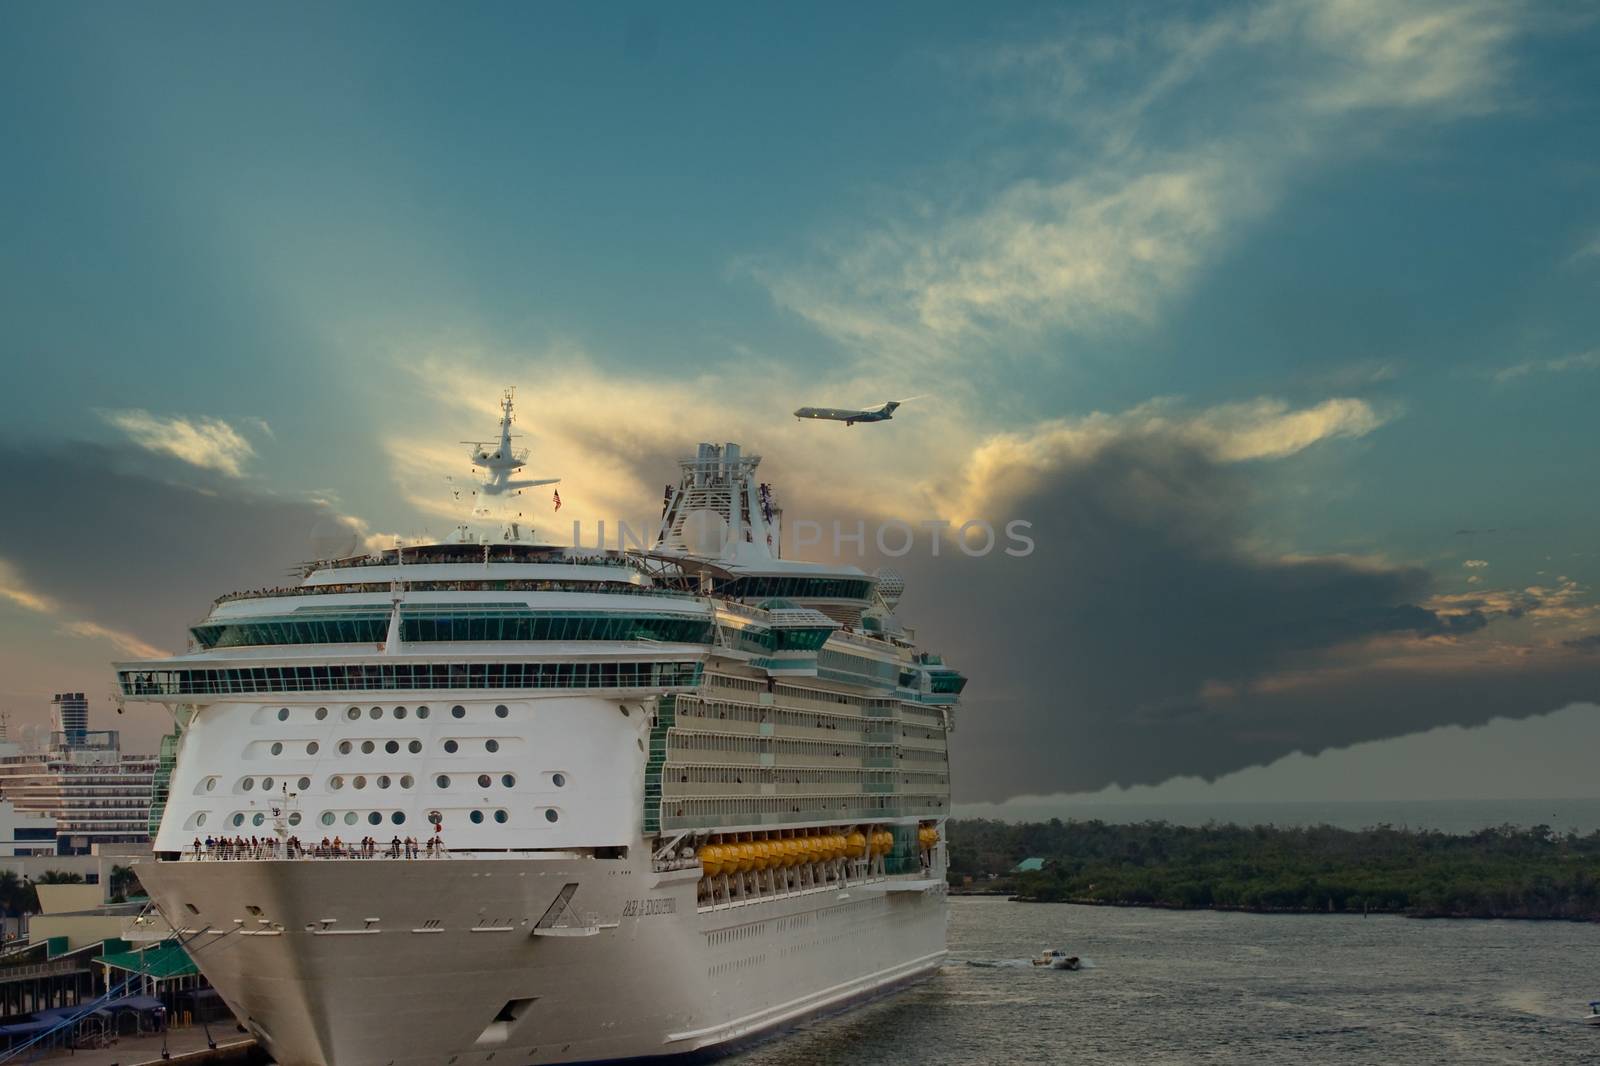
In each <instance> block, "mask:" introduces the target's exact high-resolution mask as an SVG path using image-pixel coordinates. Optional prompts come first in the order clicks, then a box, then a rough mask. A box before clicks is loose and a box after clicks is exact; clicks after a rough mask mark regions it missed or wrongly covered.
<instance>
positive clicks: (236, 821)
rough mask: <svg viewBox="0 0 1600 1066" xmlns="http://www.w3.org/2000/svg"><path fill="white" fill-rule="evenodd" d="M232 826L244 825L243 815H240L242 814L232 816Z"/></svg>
mask: <svg viewBox="0 0 1600 1066" xmlns="http://www.w3.org/2000/svg"><path fill="white" fill-rule="evenodd" d="M233 824H234V825H243V824H244V815H242V814H236V815H234V816H233Z"/></svg>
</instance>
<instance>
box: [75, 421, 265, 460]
mask: <svg viewBox="0 0 1600 1066" xmlns="http://www.w3.org/2000/svg"><path fill="white" fill-rule="evenodd" d="M100 417H102V418H104V419H105V420H106V421H107V422H109V423H110V424H111V425H113V426H116V427H117V428H118V429H120V430H122V431H123V432H124V433H126V434H127V435H128V437H129V438H130V439H131V440H132V441H133V442H134V443H135V444H137V445H138V446H139V447H141V448H144V449H146V450H148V451H152V452H156V453H157V454H160V455H170V456H173V457H175V458H178V459H182V460H183V461H184V462H186V463H188V464H190V465H191V466H197V467H200V468H201V469H203V470H215V471H217V472H218V473H222V474H226V475H228V476H229V477H242V476H243V474H244V469H243V464H244V463H245V462H247V461H248V460H249V459H251V458H253V457H254V456H255V454H256V450H255V448H254V447H253V446H252V445H251V444H250V442H249V441H248V440H246V439H245V438H244V437H243V436H242V435H241V434H240V433H239V431H238V430H236V429H234V428H233V427H232V426H230V425H229V424H228V423H226V422H224V421H222V420H221V419H219V418H205V417H200V418H187V417H184V416H182V415H168V416H161V415H153V414H151V413H150V412H149V411H144V410H140V409H137V408H135V409H131V410H125V411H101V412H100ZM254 421H255V422H256V423H258V424H259V427H261V428H265V427H266V423H264V422H261V421H260V420H259V419H256V420H254ZM268 432H270V430H268Z"/></svg>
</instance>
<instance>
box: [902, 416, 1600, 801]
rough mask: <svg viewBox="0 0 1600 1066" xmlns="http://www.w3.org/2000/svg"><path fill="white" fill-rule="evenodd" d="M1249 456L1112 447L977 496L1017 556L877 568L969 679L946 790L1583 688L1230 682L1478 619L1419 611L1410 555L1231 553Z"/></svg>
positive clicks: (1372, 734) (1527, 667) (1563, 678)
mask: <svg viewBox="0 0 1600 1066" xmlns="http://www.w3.org/2000/svg"><path fill="white" fill-rule="evenodd" d="M1251 469H1252V468H1251V467H1249V466H1244V465H1238V464H1223V463H1219V462H1217V461H1215V460H1214V459H1213V458H1211V456H1210V455H1209V454H1208V453H1207V452H1205V451H1202V450H1199V449H1197V448H1195V447H1193V446H1190V445H1189V444H1187V443H1185V442H1183V441H1177V440H1172V439H1168V438H1164V437H1159V436H1149V435H1143V436H1137V437H1133V438H1130V439H1125V440H1121V441H1119V442H1116V443H1113V444H1111V445H1110V446H1108V447H1104V448H1101V449H1099V450H1096V451H1094V452H1093V453H1092V454H1088V455H1086V456H1082V457H1076V458H1070V459H1064V460H1063V461H1062V462H1061V463H1060V465H1059V466H1058V467H1057V468H1056V469H1055V470H1054V471H1053V473H1052V474H1051V475H1049V476H1048V477H1047V478H1046V479H1045V480H1044V481H1043V482H1042V483H1040V484H1039V485H1038V486H1037V487H1036V488H1034V489H1032V490H1030V491H1027V492H1025V493H1023V494H1022V495H1021V496H1020V497H1019V498H1017V499H1015V500H1007V501H1004V502H1003V503H1001V504H999V505H998V506H1001V507H1003V508H1004V512H1005V513H1004V515H1003V516H1002V515H995V516H994V517H995V518H997V519H1002V520H1003V519H1005V518H1012V517H1016V518H1026V519H1029V520H1031V521H1032V522H1033V524H1034V526H1033V531H1032V535H1033V537H1034V539H1035V541H1036V542H1037V549H1036V551H1035V552H1034V554H1033V555H1032V556H1030V557H1028V558H1026V559H1014V558H1007V557H1005V556H1003V555H1001V554H999V553H998V552H997V553H994V554H992V555H990V556H987V557H985V558H981V559H972V558H966V557H964V556H962V555H960V554H958V553H953V552H952V550H951V549H950V548H948V547H947V548H946V550H945V552H944V554H943V556H942V557H941V558H940V559H938V560H933V559H929V558H926V557H922V558H920V559H914V558H912V557H907V558H905V559H902V560H896V561H894V564H893V565H895V566H897V567H898V568H899V569H901V570H903V571H904V572H905V573H906V574H907V575H908V577H909V579H910V587H909V591H908V593H907V597H906V610H905V613H906V616H907V617H908V619H910V620H912V621H914V622H916V623H919V624H920V633H919V635H920V636H921V637H922V638H923V641H924V642H925V643H929V644H932V645H935V646H943V647H944V648H945V649H946V650H947V651H949V652H950V654H951V657H952V661H954V662H956V663H958V664H959V665H961V666H962V667H963V668H965V670H966V671H967V672H968V673H969V674H970V675H971V676H972V682H971V684H970V685H969V688H968V694H967V697H966V704H967V706H966V707H965V708H964V709H963V711H962V713H961V719H960V723H959V729H960V731H961V736H960V742H959V744H957V745H955V749H956V754H955V761H956V765H955V770H956V773H957V793H958V798H959V799H961V800H964V801H977V800H996V799H1002V798H1005V797H1008V796H1012V795H1018V794H1022V793H1051V792H1061V791H1078V790H1092V789H1097V788H1100V787H1103V786H1105V785H1107V784H1112V783H1120V784H1124V785H1128V784H1141V783H1155V782H1159V781H1162V780H1165V779H1166V778H1168V777H1171V776H1173V775H1175V774H1199V775H1202V776H1208V777H1210V776H1215V775H1218V774H1222V773H1226V772H1229V771H1232V770H1236V769H1239V768H1242V767H1244V766H1248V765H1252V764H1255V763H1258V762H1263V761H1268V760H1271V759H1274V758H1277V757H1279V756H1281V755H1284V754H1287V753H1289V752H1291V751H1294V750H1297V749H1299V750H1305V751H1317V750H1321V749H1323V748H1325V747H1328V746H1330V745H1345V744H1350V743H1354V742H1356V741H1361V740H1369V739H1375V738H1379V737H1386V736H1393V735H1396V734H1398V733H1402V732H1408V731H1412V730H1415V729H1426V728H1430V727H1432V726H1436V725H1442V724H1447V723H1461V724H1467V723H1470V722H1478V721H1483V720H1485V719H1486V718H1487V717H1489V716H1492V715H1494V714H1504V715H1515V716H1522V715H1527V714H1535V713H1541V712H1544V711H1548V710H1551V709H1552V708H1553V707H1557V706H1560V705H1561V704H1562V703H1564V702H1566V701H1567V700H1569V699H1573V698H1579V697H1580V696H1583V695H1587V697H1588V698H1593V696H1594V694H1595V692H1596V685H1595V684H1594V681H1595V677H1596V672H1595V671H1594V670H1593V669H1589V670H1577V671H1576V672H1574V671H1573V670H1572V669H1571V663H1570V660H1571V658H1572V657H1571V656H1564V657H1563V659H1564V661H1565V663H1566V664H1565V666H1564V667H1562V668H1560V669H1554V668H1553V669H1551V670H1546V669H1545V668H1544V665H1542V664H1541V663H1537V662H1531V663H1527V664H1524V665H1522V666H1518V667H1506V668H1505V669H1504V670H1503V671H1502V672H1500V673H1492V674H1491V675H1490V676H1489V679H1488V680H1487V681H1486V680H1485V677H1484V676H1483V674H1482V673H1481V672H1480V673H1478V674H1476V675H1475V676H1474V677H1473V678H1472V679H1471V680H1470V682H1469V680H1468V679H1467V678H1465V677H1455V676H1452V675H1451V674H1449V673H1448V672H1446V671H1440V672H1438V673H1436V674H1432V675H1429V676H1417V675H1416V674H1415V673H1414V672H1413V673H1407V672H1404V671H1391V672H1388V673H1381V672H1378V671H1376V670H1373V671H1372V672H1370V673H1367V672H1364V671H1363V670H1362V669H1361V668H1360V666H1359V664H1358V666H1357V668H1356V669H1355V672H1354V674H1341V675H1340V677H1339V680H1338V681H1337V682H1333V681H1329V682H1325V683H1319V684H1313V685H1308V686H1302V687H1300V688H1296V689H1292V690H1284V691H1278V692H1276V694H1272V695H1261V694H1252V693H1253V692H1257V691H1258V688H1259V686H1257V687H1253V683H1257V682H1259V681H1261V680H1262V679H1264V678H1274V677H1283V676H1290V677H1293V676H1296V674H1307V673H1309V672H1314V671H1317V670H1319V669H1321V668H1323V667H1325V666H1327V665H1328V663H1329V661H1330V653H1331V652H1332V650H1333V649H1343V651H1342V654H1344V655H1346V656H1348V655H1350V654H1352V653H1351V652H1350V650H1349V649H1350V648H1351V647H1352V646H1353V645H1354V644H1355V643H1357V642H1361V641H1363V640H1366V639H1368V638H1374V637H1387V638H1390V639H1391V640H1394V639H1400V640H1407V641H1411V640H1414V641H1418V642H1421V641H1423V640H1424V639H1426V638H1440V637H1455V636H1462V635H1466V634H1470V633H1472V632H1474V631H1477V630H1481V629H1483V628H1484V627H1485V626H1487V625H1490V624H1491V618H1490V615H1489V614H1487V613H1486V612H1485V611H1484V610H1481V609H1479V606H1480V605H1477V604H1465V605H1463V606H1462V607H1461V609H1459V610H1454V609H1453V610H1452V611H1450V612H1439V611H1435V610H1431V609H1429V608H1427V607H1424V606H1422V605H1421V604H1422V602H1423V601H1425V600H1426V599H1427V598H1428V594H1429V591H1430V586H1431V583H1432V582H1431V578H1430V575H1429V574H1428V572H1427V571H1425V570H1423V569H1420V568H1417V567H1411V566H1392V565H1381V564H1374V563H1369V562H1364V561H1359V560H1351V559H1344V558H1287V559H1285V558H1276V557H1269V556H1265V555H1262V554H1260V553H1258V552H1256V551H1253V550H1251V549H1249V548H1248V547H1246V545H1247V543H1248V539H1249V534H1250V530H1249V529H1248V528H1247V525H1246V518H1245V516H1246V515H1248V514H1249V512H1250V505H1251V502H1252V501H1251V495H1252V492H1251V483H1250V477H1249V471H1250V470H1251ZM1535 606H1536V605H1535ZM1419 648H1420V643H1419ZM1563 670H1565V672H1563Z"/></svg>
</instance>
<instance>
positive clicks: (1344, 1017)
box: [727, 897, 1600, 1066]
mask: <svg viewBox="0 0 1600 1066" xmlns="http://www.w3.org/2000/svg"><path fill="white" fill-rule="evenodd" d="M1045 947H1063V948H1067V949H1068V950H1070V951H1072V952H1073V953H1075V954H1077V955H1080V956H1082V957H1083V958H1085V959H1086V960H1089V962H1090V964H1091V965H1090V966H1089V967H1088V968H1086V969H1084V970H1081V971H1078V972H1076V973H1072V972H1061V971H1051V970H1036V969H1034V968H1033V967H1032V966H1024V965H1021V961H1022V960H1023V959H1025V958H1026V957H1028V956H1030V955H1032V954H1034V953H1036V952H1038V951H1039V950H1040V949H1042V948H1045ZM950 948H951V959H950V962H949V963H948V964H947V965H946V966H945V967H944V969H943V970H942V971H941V972H940V973H939V974H938V975H937V976H935V977H933V978H931V979H929V980H928V981H925V982H923V983H921V984H918V985H916V986H914V987H912V988H910V989H907V990H906V991H904V992H901V993H900V994H898V995H897V996H894V997H892V998H890V999H886V1000H883V1001H880V1002H877V1003H874V1004H870V1005H868V1006H866V1007H863V1008H860V1009H858V1010H856V1011H853V1012H850V1013H847V1014H844V1015H839V1016H836V1017H832V1018H826V1019H822V1020H820V1021H816V1022H813V1023H811V1024H810V1025H809V1026H807V1027H805V1028H803V1029H801V1030H800V1031H797V1032H794V1033H791V1034H789V1035H788V1036H786V1037H783V1038H782V1039H780V1040H776V1041H773V1042H771V1043H767V1044H764V1045H761V1046H759V1047H757V1048H754V1049H752V1050H750V1051H747V1052H745V1053H743V1054H741V1055H738V1056H735V1057H734V1058H731V1059H729V1060H727V1061H728V1062H730V1063H737V1064H739V1066H831V1064H834V1063H839V1064H844V1063H851V1064H867V1063H884V1064H887V1066H936V1064H945V1063H948V1064H958V1063H959V1064H963V1066H968V1064H973V1063H997V1064H998V1063H1028V1064H1033V1063H1052V1064H1056V1063H1071V1064H1082V1063H1098V1064H1120V1063H1137V1064H1138V1066H1157V1064H1179V1063H1238V1062H1247V1063H1251V1064H1276V1063H1293V1064H1301V1066H1304V1064H1314V1063H1338V1064H1340V1066H1356V1064H1368V1063H1371V1064H1390V1063H1406V1064H1410V1063H1439V1064H1451V1066H1455V1064H1473V1063H1499V1064H1506V1063H1540V1064H1542V1063H1577V1062H1600V1028H1593V1029H1591V1028H1589V1027H1587V1026H1585V1025H1583V1024H1582V1023H1581V1022H1580V1021H1579V1020H1578V1019H1579V1018H1580V1017H1581V1016H1582V1015H1583V1014H1584V1013H1586V1012H1587V1006H1586V1004H1587V1002H1588V1000H1590V999H1597V998H1600V966H1597V965H1596V963H1595V960H1596V959H1597V958H1600V926H1597V925H1580V924H1572V923H1566V922H1502V921H1417V920H1414V919H1406V918H1397V917H1391V916H1373V917H1370V918H1361V917H1354V916H1336V915H1253V914H1223V913H1214V912H1210V911H1193V912H1189V911H1158V910H1135V909H1124V908H1112V907H1080V906H1073V905H1070V904H1038V903H1009V902H1006V901H1004V900H1001V899H996V898H973V897H967V898H960V897H957V898H953V899H952V900H951V902H950ZM972 963H977V964H978V965H970V964H972Z"/></svg>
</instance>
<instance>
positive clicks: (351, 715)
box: [344, 707, 361, 722]
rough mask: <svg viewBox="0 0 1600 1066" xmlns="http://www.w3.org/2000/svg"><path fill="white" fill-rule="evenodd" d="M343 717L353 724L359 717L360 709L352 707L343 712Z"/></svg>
mask: <svg viewBox="0 0 1600 1066" xmlns="http://www.w3.org/2000/svg"><path fill="white" fill-rule="evenodd" d="M344 716H345V717H346V718H348V719H350V721H352V722H353V721H355V720H356V719H357V718H360V717H361V708H360V707H352V708H350V709H349V710H348V711H345V712H344Z"/></svg>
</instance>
